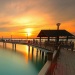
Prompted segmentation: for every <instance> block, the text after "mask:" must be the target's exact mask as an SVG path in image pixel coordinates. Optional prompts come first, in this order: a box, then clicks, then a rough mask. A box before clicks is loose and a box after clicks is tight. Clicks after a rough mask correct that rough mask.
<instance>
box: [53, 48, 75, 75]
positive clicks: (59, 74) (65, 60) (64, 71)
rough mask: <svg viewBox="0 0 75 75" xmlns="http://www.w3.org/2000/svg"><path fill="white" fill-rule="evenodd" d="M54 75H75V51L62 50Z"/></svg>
mask: <svg viewBox="0 0 75 75" xmlns="http://www.w3.org/2000/svg"><path fill="white" fill-rule="evenodd" d="M54 75H75V51H71V50H66V49H62V50H61V53H60V56H59V59H58V61H57V68H56V69H55V71H54Z"/></svg>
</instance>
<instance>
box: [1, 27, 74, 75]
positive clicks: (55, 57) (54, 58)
mask: <svg viewBox="0 0 75 75" xmlns="http://www.w3.org/2000/svg"><path fill="white" fill-rule="evenodd" d="M72 36H74V35H72V34H71V33H69V32H68V31H66V30H59V28H58V30H41V31H40V33H39V34H38V36H37V37H39V41H37V40H36V39H33V40H28V39H27V40H13V39H11V40H8V39H7V40H6V39H1V40H0V42H2V43H3V47H4V48H6V44H7V43H11V44H12V50H14V51H16V44H22V45H28V49H30V46H31V47H32V54H33V50H34V48H37V52H38V49H39V50H40V53H41V52H42V58H43V56H44V52H45V53H46V54H47V62H46V64H45V65H44V67H43V68H42V69H41V71H40V72H39V74H38V75H59V72H58V70H59V69H61V67H62V66H60V64H59V61H60V62H61V63H62V62H65V58H66V54H65V55H63V56H64V58H63V56H62V54H64V53H65V52H66V53H67V52H68V51H69V50H70V52H72V53H73V52H74V49H75V47H74V45H75V44H74V42H71V41H68V39H69V37H70V38H71V37H72ZM43 37H45V38H46V40H45V41H42V39H43ZM61 37H62V38H63V39H65V38H66V40H65V41H62V40H60V39H61ZM64 37H65V38H64ZM51 38H54V39H55V41H52V40H51ZM67 54H68V53H67ZM61 56H62V57H61ZM71 56H72V55H71ZM68 57H69V56H68ZM60 58H61V60H59V59H60ZM62 59H63V60H62ZM66 62H67V61H66ZM67 63H68V62H67ZM70 64H71V63H70ZM64 65H65V64H64ZM67 66H68V64H67ZM63 69H64V68H62V70H63ZM66 71H67V70H66ZM66 74H68V73H66ZM66 74H62V75H66ZM60 75H61V74H60ZM70 75H73V74H70Z"/></svg>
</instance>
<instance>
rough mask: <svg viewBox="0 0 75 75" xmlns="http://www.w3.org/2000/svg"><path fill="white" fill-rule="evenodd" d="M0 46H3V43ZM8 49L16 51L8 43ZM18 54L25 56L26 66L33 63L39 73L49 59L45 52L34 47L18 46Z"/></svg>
mask: <svg viewBox="0 0 75 75" xmlns="http://www.w3.org/2000/svg"><path fill="white" fill-rule="evenodd" d="M0 46H2V44H1V43H0ZM6 48H7V49H8V48H9V50H12V51H14V50H13V49H12V44H9V43H8V44H7V45H6ZM16 52H19V53H21V54H22V55H23V56H24V59H25V63H26V64H29V63H30V62H31V63H32V64H33V66H34V67H35V68H36V69H37V71H38V72H39V71H40V70H41V68H42V67H43V65H44V64H45V62H46V59H47V56H46V54H45V53H44V52H42V51H41V50H39V49H36V48H34V47H32V46H27V45H20V44H17V45H16Z"/></svg>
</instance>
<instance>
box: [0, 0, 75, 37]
mask: <svg viewBox="0 0 75 75" xmlns="http://www.w3.org/2000/svg"><path fill="white" fill-rule="evenodd" d="M74 9H75V0H66V1H64V0H0V38H2V36H3V37H7V38H10V37H11V35H12V37H13V38H27V35H28V37H29V38H33V37H36V36H37V35H38V33H39V32H40V30H42V29H56V28H57V27H56V24H57V23H61V26H60V29H66V30H67V31H69V32H71V33H73V34H74V35H75V10H74Z"/></svg>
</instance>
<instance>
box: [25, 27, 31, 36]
mask: <svg viewBox="0 0 75 75" xmlns="http://www.w3.org/2000/svg"><path fill="white" fill-rule="evenodd" d="M24 31H25V32H26V34H27V35H28V36H31V35H32V28H26V29H24Z"/></svg>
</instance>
